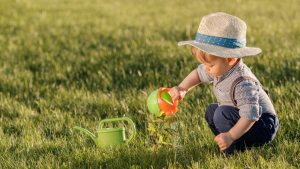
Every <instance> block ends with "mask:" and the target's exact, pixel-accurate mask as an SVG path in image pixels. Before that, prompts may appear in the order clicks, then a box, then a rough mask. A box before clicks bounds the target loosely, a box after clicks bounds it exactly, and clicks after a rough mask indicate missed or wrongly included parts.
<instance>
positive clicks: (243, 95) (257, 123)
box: [170, 12, 279, 154]
mask: <svg viewBox="0 0 300 169" xmlns="http://www.w3.org/2000/svg"><path fill="white" fill-rule="evenodd" d="M246 28H247V26H246V23H245V22H244V21H243V20H241V19H240V18H238V17H235V16H232V15H229V14H226V13H222V12H217V13H212V14H209V15H207V16H204V17H203V18H202V20H201V22H200V26H199V28H198V31H197V34H196V38H195V40H192V41H182V42H179V43H178V45H179V46H181V45H191V46H192V54H193V55H194V56H195V57H196V59H197V60H198V61H199V62H200V63H202V64H200V65H199V66H198V67H197V68H196V69H194V70H193V71H192V72H191V73H190V74H189V75H188V76H187V77H186V78H185V79H184V80H183V81H182V82H181V83H180V84H179V85H178V86H176V87H173V88H172V89H171V91H170V94H171V96H172V98H173V100H179V101H180V100H182V99H183V98H184V96H185V94H186V93H187V92H188V91H190V90H191V89H192V88H193V87H194V86H196V85H198V84H200V83H210V82H212V83H213V90H214V94H215V96H216V98H217V101H218V103H217V104H210V105H209V106H208V107H207V108H206V112H205V119H206V121H207V123H208V125H209V127H210V129H211V130H212V132H213V133H214V135H216V137H215V139H214V141H215V142H216V143H217V145H218V146H219V148H220V150H221V151H223V152H225V153H226V154H232V153H234V152H235V151H243V150H245V149H246V147H252V146H261V145H263V144H265V143H268V142H270V141H272V140H273V139H274V137H275V135H276V133H277V130H278V128H279V121H278V118H277V116H276V112H275V110H274V107H273V104H272V102H271V100H270V98H269V96H268V94H267V93H266V91H265V90H264V88H263V87H262V85H261V84H260V83H259V81H258V79H257V78H256V77H255V75H254V74H253V73H252V72H251V70H250V69H249V68H248V67H247V66H246V65H245V64H244V63H243V60H242V58H243V57H245V56H251V55H257V54H259V53H260V52H261V49H259V48H253V47H246Z"/></svg>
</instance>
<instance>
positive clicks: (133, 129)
mask: <svg viewBox="0 0 300 169" xmlns="http://www.w3.org/2000/svg"><path fill="white" fill-rule="evenodd" d="M115 121H127V122H128V124H129V125H131V128H132V131H133V133H132V134H131V136H130V137H129V138H128V139H127V140H126V143H129V142H130V141H131V140H132V139H133V138H134V136H135V135H136V129H135V125H134V123H133V121H132V120H131V119H130V118H128V117H120V118H113V119H104V120H101V121H100V123H99V129H101V128H102V127H103V125H104V123H109V122H115Z"/></svg>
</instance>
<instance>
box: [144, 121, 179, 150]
mask: <svg viewBox="0 0 300 169" xmlns="http://www.w3.org/2000/svg"><path fill="white" fill-rule="evenodd" d="M176 121H177V117H176V116H161V117H154V116H149V118H148V128H147V129H148V132H149V139H150V144H152V145H153V146H152V148H153V149H156V148H159V147H161V146H163V145H168V146H172V147H174V146H176V144H177V140H178V124H177V122H176Z"/></svg>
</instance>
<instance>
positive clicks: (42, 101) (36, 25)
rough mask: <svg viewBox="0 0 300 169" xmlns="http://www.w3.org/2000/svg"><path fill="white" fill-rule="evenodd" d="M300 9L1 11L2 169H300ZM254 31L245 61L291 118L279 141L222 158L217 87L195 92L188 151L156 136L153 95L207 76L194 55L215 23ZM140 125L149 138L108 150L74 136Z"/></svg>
mask: <svg viewBox="0 0 300 169" xmlns="http://www.w3.org/2000/svg"><path fill="white" fill-rule="evenodd" d="M299 10H300V2H299V1H298V0H288V1H282V0H273V1H269V0H253V1H241V0H235V1H221V0H216V1H211V0H202V1H190V0H186V1H180V0H173V1H162V0H152V1H141V0H122V1H121V0H120V1H119V0H116V1H105V0H97V1H96V0H86V1H84V0H51V1H46V0H0V59H1V61H0V168H5V169H7V168H18V169H20V168H155V169H156V168H195V169H196V168H272V169H273V168H280V169H282V168H300V97H299V96H300V45H299V39H300V12H299ZM216 11H224V12H227V13H230V14H233V15H237V16H239V17H240V18H242V19H243V20H245V21H246V22H247V24H248V32H247V44H248V46H257V47H260V48H261V49H262V50H263V53H262V54H260V55H258V56H257V57H249V58H245V59H244V62H245V63H246V64H247V65H248V66H250V67H251V68H252V70H253V72H254V73H255V74H256V75H257V77H258V78H259V79H260V81H261V83H262V84H264V86H265V87H266V88H268V89H269V91H270V92H271V95H272V99H273V102H274V105H275V109H276V110H277V114H278V116H279V119H280V124H281V126H280V127H281V128H280V131H279V133H278V135H277V137H276V139H275V141H274V142H273V143H272V144H270V145H266V146H263V147H262V148H253V149H251V150H249V151H246V152H245V153H237V154H235V155H234V156H231V157H225V156H224V155H222V154H221V153H220V152H219V150H218V148H217V146H216V145H215V143H214V142H213V134H212V133H211V131H210V130H209V128H208V126H207V124H206V122H205V119H204V111H205V108H206V106H207V105H208V104H209V103H213V102H215V101H216V99H215V98H214V96H213V93H212V90H211V86H208V85H201V86H198V87H196V88H194V89H193V90H192V91H191V92H190V93H189V94H188V95H187V96H186V98H185V100H184V101H183V102H182V103H180V106H179V108H180V111H179V112H178V113H177V115H176V119H177V121H176V126H177V129H178V133H177V134H179V136H180V137H179V138H177V139H178V140H177V142H176V144H177V146H175V147H174V146H170V145H164V144H160V143H158V142H157V140H155V139H153V137H152V136H151V134H150V133H149V130H148V129H149V126H148V125H149V117H148V111H147V107H146V99H147V96H148V94H149V93H150V92H151V91H153V90H155V89H157V88H159V87H172V86H174V85H177V84H178V83H180V82H181V80H182V79H183V78H184V77H185V76H186V75H187V74H188V73H189V72H190V71H191V70H192V69H194V68H195V67H196V66H197V62H196V60H195V59H194V58H193V57H192V56H191V54H190V49H189V48H188V47H178V46H177V42H178V41H181V40H188V39H193V38H194V36H195V33H196V30H197V28H198V24H199V22H200V19H201V17H202V16H203V15H206V14H208V13H211V12H216ZM124 115H125V116H127V117H130V118H131V119H132V120H133V121H134V122H135V124H136V127H137V137H136V138H135V139H134V141H133V142H132V143H131V144H129V145H128V146H123V147H121V148H119V149H98V148H96V147H95V145H94V144H93V142H92V141H91V140H90V139H89V138H87V137H85V136H84V135H83V134H80V133H78V132H76V131H74V130H73V127H74V126H75V125H80V126H83V127H85V128H88V129H90V130H93V131H95V129H96V128H97V125H98V123H99V121H100V120H101V119H105V118H112V117H121V116H124Z"/></svg>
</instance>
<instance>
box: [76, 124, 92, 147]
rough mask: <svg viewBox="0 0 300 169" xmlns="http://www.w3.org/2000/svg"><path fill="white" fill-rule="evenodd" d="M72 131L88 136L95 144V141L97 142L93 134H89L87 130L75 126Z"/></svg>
mask: <svg viewBox="0 0 300 169" xmlns="http://www.w3.org/2000/svg"><path fill="white" fill-rule="evenodd" d="M74 129H76V130H79V131H81V132H83V133H85V134H86V135H88V136H90V137H91V138H92V139H93V141H94V142H95V143H97V141H96V140H97V139H96V138H97V137H96V136H95V134H93V133H92V132H90V131H89V130H87V129H85V128H81V127H78V126H75V127H74Z"/></svg>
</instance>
